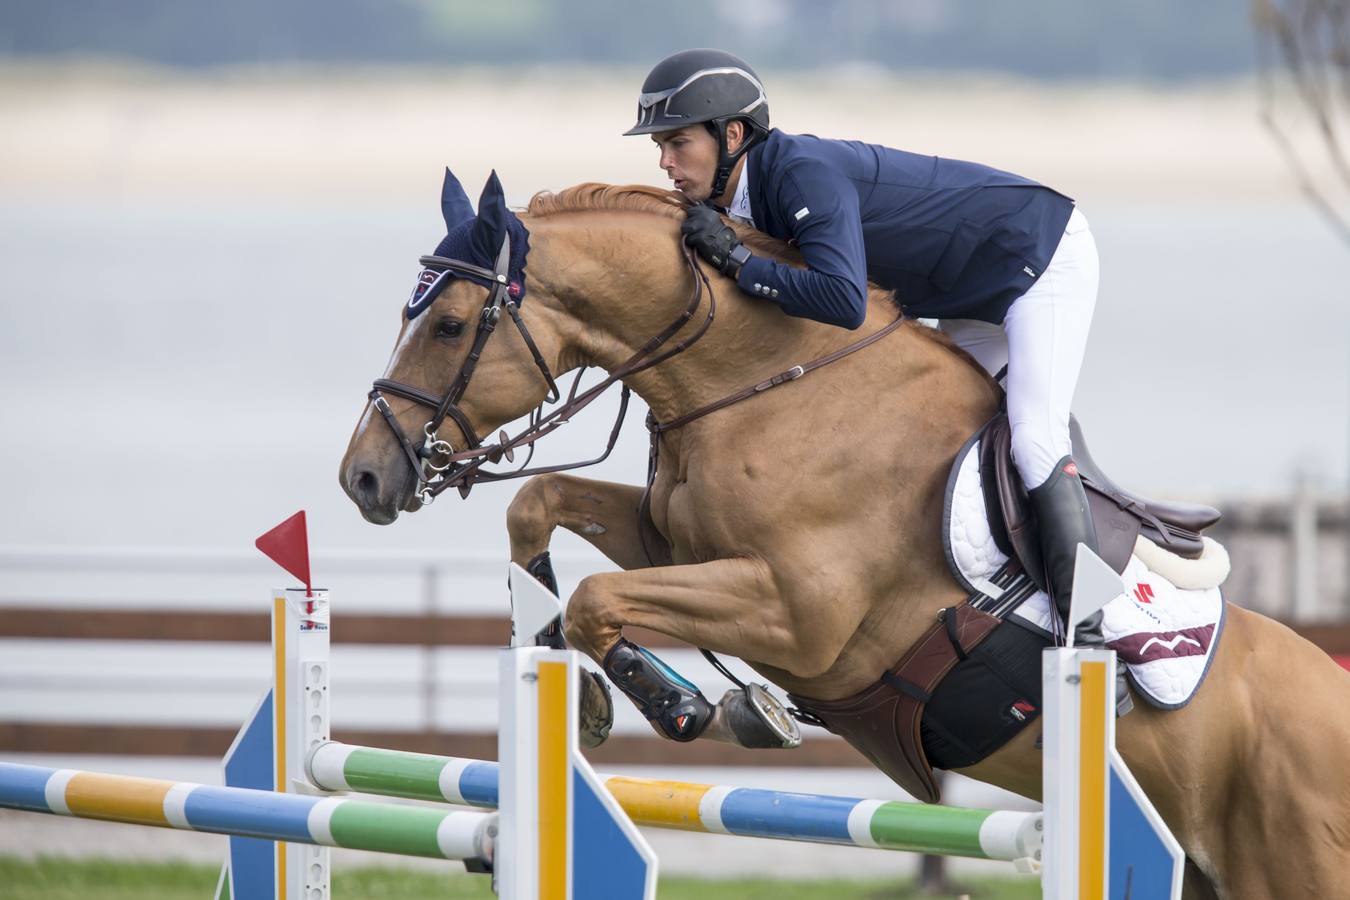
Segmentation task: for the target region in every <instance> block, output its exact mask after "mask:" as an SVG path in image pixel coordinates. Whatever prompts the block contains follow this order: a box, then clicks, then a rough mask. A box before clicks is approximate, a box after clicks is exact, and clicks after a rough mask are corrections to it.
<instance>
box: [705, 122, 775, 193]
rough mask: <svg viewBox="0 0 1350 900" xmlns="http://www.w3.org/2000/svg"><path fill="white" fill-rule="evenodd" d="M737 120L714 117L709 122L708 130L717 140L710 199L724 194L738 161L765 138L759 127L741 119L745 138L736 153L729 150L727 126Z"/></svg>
mask: <svg viewBox="0 0 1350 900" xmlns="http://www.w3.org/2000/svg"><path fill="white" fill-rule="evenodd" d="M734 121H737V120H735V119H714V120H713V121H711V122H708V123H707V125H708V130H709V131H711V132H712V133H713V137H714V138H716V140H717V171H716V173H714V174H713V187H712V194H711V195H709V197H708V199H709V200H714V201H715V200H716V199H717V198H718V197H720V196H722V193H723V192H724V191H726V189H727V182H728V181H730V180H731V173H732V171H733V170H734V169H735V168H736V163H737V161H738V160H740V158H741V157H742V156H744V155H745V154H746V153H748V152H749V151H750V148H751V147H753V146H755V145H756V144H758V143H759V142H760V141H761V140H763V139H764V133H763V132H761V131H760V130H759V129H758V128H753V127H751V126H750V125H749V124H748V123H746V122H744V120H741V122H742V127H744V128H745V139H744V140H743V141H741V146H740V147H739V148H738V149H737V150H736V152H735V153H728V152H727V126H728V125H729V124H730V123H731V122H734Z"/></svg>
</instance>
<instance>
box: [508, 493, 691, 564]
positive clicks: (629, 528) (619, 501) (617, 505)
mask: <svg viewBox="0 0 1350 900" xmlns="http://www.w3.org/2000/svg"><path fill="white" fill-rule="evenodd" d="M641 502H642V488H640V487H637V486H636V485H631V484H615V483H614V482H610V481H596V480H594V479H591V478H578V477H576V476H575V475H563V474H560V473H555V474H551V475H536V476H535V477H534V478H531V479H530V480H529V481H527V482H525V485H524V486H523V487H522V488H521V489H520V490H519V491H517V492H516V496H515V498H514V499H513V500H512V501H511V505H510V507H508V509H507V511H506V530H507V533H508V534H509V535H510V537H511V560H512V562H514V563H516V564H517V565H520V566H524V567H528V566H529V565H530V563H531V562H532V561H534V560H535V559H536V558H537V557H538V556H539V555H540V554H541V553H544V552H545V551H547V550H548V544H549V538H550V537H551V536H552V534H553V529H555V528H557V527H558V526H562V527H563V528H566V529H567V530H568V531H571V532H572V533H574V534H577V535H580V536H581V537H582V538H585V539H586V541H588V542H589V543H590V544H591V545H592V546H594V547H595V548H596V549H597V550H599V551H600V552H601V553H603V554H605V556H607V557H608V558H609V559H611V560H613V561H614V562H615V563H617V564H618V565H619V566H620V567H621V568H624V569H638V568H643V567H645V566H650V565H666V564H668V563H669V562H670V545H669V544H667V543H666V540H665V538H663V537H662V536H661V535H660V534H659V533H658V532H657V531H656V529H655V528H654V527H653V526H652V524H651V521H650V520H649V519H648V518H647V517H645V516H640V510H639V506H640V504H641ZM648 553H650V554H651V559H650V560H648V558H647V555H648Z"/></svg>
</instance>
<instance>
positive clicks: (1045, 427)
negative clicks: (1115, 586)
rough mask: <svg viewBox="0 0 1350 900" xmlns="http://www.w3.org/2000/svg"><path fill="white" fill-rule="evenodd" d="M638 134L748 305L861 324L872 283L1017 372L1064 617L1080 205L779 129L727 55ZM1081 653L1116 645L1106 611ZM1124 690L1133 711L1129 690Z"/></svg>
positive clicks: (1082, 507)
mask: <svg viewBox="0 0 1350 900" xmlns="http://www.w3.org/2000/svg"><path fill="white" fill-rule="evenodd" d="M625 134H629V135H634V134H646V135H650V136H651V139H652V140H653V141H654V142H655V143H656V145H657V147H658V148H659V149H660V152H661V157H660V166H661V168H662V169H664V170H665V171H666V174H667V175H668V176H669V177H670V178H671V179H672V180H673V181H674V185H675V188H676V190H678V191H680V192H682V193H683V194H684V195H685V196H686V197H687V198H689V199H690V200H691V201H693V202H694V203H697V204H699V205H697V206H694V207H692V208H691V209H690V210H689V212H688V215H687V217H686V219H685V222H684V224H683V226H682V231H683V233H684V237H685V241H686V242H687V243H688V244H689V245H690V246H692V247H693V248H694V249H695V250H696V251H697V252H698V254H699V256H701V257H702V258H703V259H704V260H705V261H707V262H708V263H709V264H711V265H712V266H713V267H715V268H716V269H718V270H719V271H720V272H721V273H722V274H723V275H726V276H728V277H731V278H734V279H736V283H737V284H738V285H739V286H740V289H741V290H742V291H744V292H746V293H747V294H751V295H753V296H755V297H757V298H759V299H760V300H762V301H763V302H766V303H773V304H776V305H777V306H779V307H780V308H781V309H782V310H783V312H784V313H786V314H787V315H791V316H802V317H805V318H808V319H814V320H816V321H819V322H825V323H827V324H831V325H838V326H842V327H844V328H858V327H859V326H860V325H862V323H863V320H864V318H865V316H866V312H867V283H868V281H869V280H870V281H872V282H875V283H876V284H878V285H880V286H881V287H883V288H887V289H890V290H893V291H894V292H895V295H896V298H897V299H898V300H899V302H900V304H901V308H902V309H903V310H904V312H905V313H906V314H907V315H910V316H914V317H922V318H932V319H937V320H939V327H940V328H941V329H942V330H943V331H944V332H945V333H947V334H948V335H950V336H951V337H952V338H953V339H954V340H955V342H956V343H957V344H958V345H960V346H961V347H962V348H964V349H965V350H966V351H967V352H969V353H970V354H971V355H972V356H974V357H975V359H976V360H978V361H979V363H980V364H981V365H983V366H984V367H985V368H986V369H988V370H989V371H990V372H991V373H992V372H996V371H998V370H1000V369H1002V368H1003V367H1004V366H1005V365H1006V367H1007V378H1006V388H1007V408H1008V419H1009V421H1010V423H1011V426H1012V447H1013V459H1014V463H1015V464H1016V467H1017V470H1018V472H1019V473H1020V474H1021V476H1022V479H1023V482H1024V483H1025V484H1026V485H1028V486H1029V488H1030V490H1029V494H1030V496H1031V501H1032V504H1033V506H1034V509H1035V512H1036V516H1037V521H1038V523H1039V530H1040V536H1041V545H1042V551H1043V554H1044V560H1045V570H1046V571H1045V576H1046V581H1047V583H1048V586H1049V590H1050V594H1051V596H1052V597H1053V598H1054V602H1055V606H1056V608H1057V609H1058V611H1059V613H1060V615H1061V617H1063V618H1065V619H1067V617H1068V612H1069V595H1070V591H1071V588H1072V585H1073V570H1074V557H1075V554H1076V552H1077V547H1078V544H1079V543H1083V544H1086V545H1087V546H1088V547H1089V548H1090V549H1092V550H1094V551H1095V550H1096V549H1097V539H1096V533H1095V531H1094V529H1093V525H1092V518H1091V515H1090V514H1089V512H1088V505H1087V497H1086V495H1085V493H1084V490H1083V484H1082V482H1081V481H1080V479H1079V477H1078V469H1077V466H1076V465H1075V464H1074V460H1073V457H1072V456H1071V451H1072V447H1071V443H1070V438H1069V404H1070V400H1071V399H1072V397H1073V391H1074V385H1075V383H1076V382H1077V380H1078V370H1079V368H1080V366H1081V364H1082V361H1083V351H1084V347H1085V345H1086V343H1087V336H1088V327H1089V325H1090V323H1091V321H1092V309H1093V306H1094V305H1095V303H1096V300H1097V248H1096V245H1095V243H1094V242H1093V239H1092V232H1091V231H1089V230H1088V223H1087V219H1086V218H1085V217H1084V216H1083V214H1082V213H1081V212H1079V210H1078V208H1077V207H1076V206H1075V205H1074V202H1073V201H1072V200H1071V199H1069V198H1068V197H1065V196H1064V195H1063V194H1060V193H1058V192H1057V191H1054V190H1051V189H1050V188H1047V187H1044V186H1042V185H1040V184H1037V183H1036V182H1034V181H1031V180H1029V179H1026V178H1022V177H1020V176H1017V175H1012V174H1010V173H1007V172H1001V171H999V170H997V169H993V168H989V167H988V166H983V165H978V164H976V163H970V162H962V161H959V160H952V159H943V158H941V157H934V156H922V155H919V154H915V153H909V152H906V151H903V150H893V149H891V148H889V147H882V146H878V145H875V144H864V143H860V142H857V141H840V140H825V139H822V138H817V137H814V136H812V135H797V134H787V133H785V132H782V131H779V130H778V129H776V128H771V127H770V126H769V107H768V102H767V100H766V98H765V95H764V87H763V85H762V84H761V83H760V80H759V77H758V76H757V75H756V74H755V72H754V70H753V69H751V68H750V66H749V65H747V64H746V63H745V62H744V61H743V60H741V59H740V58H739V57H736V56H734V55H732V54H730V53H726V52H724V51H721V50H685V51H682V52H680V53H676V54H674V55H672V56H669V57H667V58H666V59H664V60H662V61H661V62H660V63H658V64H657V66H656V68H654V69H652V71H651V74H649V75H648V76H647V80H646V81H645V82H644V83H643V85H642V93H641V95H640V96H639V98H638V119H637V124H636V125H634V126H633V127H632V128H630V129H629V130H628V131H627V132H625ZM721 214H725V215H727V216H730V217H731V218H732V219H735V220H737V221H740V222H742V223H745V224H750V225H753V226H754V227H755V228H757V229H759V230H760V231H763V232H766V233H768V234H770V235H772V236H773V237H776V238H780V239H783V240H787V241H790V242H791V243H792V244H793V245H795V246H796V247H797V249H798V250H800V251H801V254H802V257H803V259H804V260H805V263H806V267H805V268H794V267H792V266H788V265H785V264H783V263H780V262H777V261H775V260H772V259H768V258H766V257H763V256H755V255H754V254H752V253H751V252H750V251H749V250H748V249H747V248H746V247H745V245H743V244H742V243H740V242H739V241H738V240H737V238H736V233H735V232H734V231H733V230H732V229H731V228H730V227H728V226H727V225H726V223H725V222H724V221H723V220H722V216H721ZM1074 642H1075V643H1076V644H1078V645H1088V646H1101V645H1102V644H1103V638H1102V632H1101V613H1097V614H1096V615H1094V616H1092V617H1091V618H1089V619H1087V620H1086V621H1084V622H1083V623H1082V624H1081V625H1080V626H1079V627H1078V629H1077V631H1076V632H1075V635H1074ZM1118 691H1119V692H1120V695H1121V699H1122V702H1123V704H1128V694H1127V693H1125V692H1124V683H1123V680H1122V682H1121V684H1120V685H1119V686H1118ZM1122 708H1126V707H1125V706H1124V705H1123V706H1122Z"/></svg>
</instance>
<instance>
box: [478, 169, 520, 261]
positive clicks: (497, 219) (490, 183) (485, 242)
mask: <svg viewBox="0 0 1350 900" xmlns="http://www.w3.org/2000/svg"><path fill="white" fill-rule="evenodd" d="M510 215H511V212H510V211H509V210H508V209H507V208H506V194H505V193H504V192H503V191H502V183H501V182H500V181H499V180H497V170H496V169H493V170H492V174H491V175H489V176H488V180H487V184H485V185H483V194H482V196H480V197H479V198H478V221H477V223H476V224H475V225H474V229H473V231H474V241H475V243H476V244H478V246H479V247H480V248H481V249H483V250H485V251H487V258H488V259H495V258H496V256H497V251H498V250H499V249H500V248H501V245H502V238H503V237H505V235H506V229H507V217H508V216H510Z"/></svg>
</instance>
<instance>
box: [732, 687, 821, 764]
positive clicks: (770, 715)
mask: <svg viewBox="0 0 1350 900" xmlns="http://www.w3.org/2000/svg"><path fill="white" fill-rule="evenodd" d="M717 718H719V719H721V720H722V722H723V723H724V724H725V726H726V728H727V729H729V730H730V731H731V733H732V734H733V735H734V736H735V739H736V743H738V744H740V745H741V746H742V747H746V748H749V749H751V750H779V749H791V748H792V747H796V746H797V745H798V744H800V743H801V742H802V732H801V729H800V728H799V727H798V726H797V722H796V720H794V719H793V718H792V716H790V715H788V712H787V710H786V709H785V708H784V707H783V704H782V701H780V700H779V699H778V698H777V697H775V696H773V695H772V694H770V693H769V692H768V691H767V690H766V689H765V688H763V687H761V686H760V685H757V684H751V685H747V686H746V690H740V689H739V688H738V689H735V690H730V691H727V692H726V694H724V695H723V696H722V700H721V702H719V703H718V704H717Z"/></svg>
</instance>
